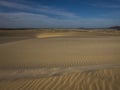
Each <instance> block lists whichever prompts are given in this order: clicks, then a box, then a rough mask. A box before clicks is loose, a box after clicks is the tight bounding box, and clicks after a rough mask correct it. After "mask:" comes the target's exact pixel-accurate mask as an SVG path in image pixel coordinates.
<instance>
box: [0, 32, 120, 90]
mask: <svg viewBox="0 0 120 90" xmlns="http://www.w3.org/2000/svg"><path fill="white" fill-rule="evenodd" d="M82 35H83V34H82ZM119 85H120V36H119V35H117V36H112V35H110V36H105V35H102V36H96V35H95V36H94V34H92V35H91V34H90V35H89V34H88V35H86V34H85V36H84V35H83V36H81V35H80V33H79V34H77V33H73V35H72V34H71V33H70V34H65V33H56V34H55V33H54V34H52V33H49V34H46V33H45V34H37V36H36V38H31V39H26V40H20V41H15V42H13V40H12V42H8V40H7V43H1V44H0V89H1V90H120V87H119Z"/></svg>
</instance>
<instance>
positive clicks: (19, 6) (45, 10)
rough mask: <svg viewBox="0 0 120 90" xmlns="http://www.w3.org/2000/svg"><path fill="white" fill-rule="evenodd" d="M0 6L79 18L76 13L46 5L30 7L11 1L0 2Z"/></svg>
mask: <svg viewBox="0 0 120 90" xmlns="http://www.w3.org/2000/svg"><path fill="white" fill-rule="evenodd" d="M0 6H3V7H8V8H12V9H17V10H23V11H29V12H30V11H34V12H37V13H45V14H51V15H58V16H62V17H66V18H75V17H76V18H77V17H79V16H77V15H76V14H74V13H71V12H67V11H65V10H62V9H58V8H54V7H52V6H45V5H37V4H36V5H34V6H32V5H29V3H19V2H15V1H14V2H13V1H9V0H1V1H0Z"/></svg>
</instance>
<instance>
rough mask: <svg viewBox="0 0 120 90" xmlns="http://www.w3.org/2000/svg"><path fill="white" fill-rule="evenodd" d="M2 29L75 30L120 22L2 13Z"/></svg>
mask: <svg viewBox="0 0 120 90" xmlns="http://www.w3.org/2000/svg"><path fill="white" fill-rule="evenodd" d="M0 17H1V20H0V27H6V28H13V27H14V28H20V27H22V28H25V27H26V28H30V27H31V28H51V27H54V28H74V27H106V26H110V25H117V24H118V23H120V21H119V20H112V19H111V20H110V19H100V18H78V19H77V20H75V19H67V18H66V19H57V18H53V17H50V16H46V15H43V14H32V13H24V12H19V13H0Z"/></svg>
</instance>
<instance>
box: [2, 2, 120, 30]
mask: <svg viewBox="0 0 120 90" xmlns="http://www.w3.org/2000/svg"><path fill="white" fill-rule="evenodd" d="M110 26H120V0H0V28H81V27H84V28H104V27H110Z"/></svg>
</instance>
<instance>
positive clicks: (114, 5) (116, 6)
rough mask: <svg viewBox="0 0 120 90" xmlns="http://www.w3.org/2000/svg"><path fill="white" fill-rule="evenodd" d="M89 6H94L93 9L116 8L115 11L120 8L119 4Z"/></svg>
mask: <svg viewBox="0 0 120 90" xmlns="http://www.w3.org/2000/svg"><path fill="white" fill-rule="evenodd" d="M89 5H90V6H93V7H101V8H110V9H111V8H114V9H117V8H120V5H118V4H105V3H99V4H97V3H92V4H89Z"/></svg>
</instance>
